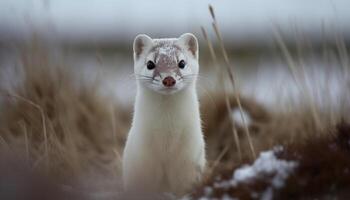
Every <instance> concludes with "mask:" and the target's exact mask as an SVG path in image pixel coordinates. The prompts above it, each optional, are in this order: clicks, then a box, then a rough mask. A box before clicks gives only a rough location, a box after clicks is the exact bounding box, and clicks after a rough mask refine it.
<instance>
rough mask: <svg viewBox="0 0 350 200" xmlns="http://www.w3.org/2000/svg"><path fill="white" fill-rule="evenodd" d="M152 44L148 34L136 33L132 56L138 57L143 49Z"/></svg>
mask: <svg viewBox="0 0 350 200" xmlns="http://www.w3.org/2000/svg"><path fill="white" fill-rule="evenodd" d="M151 44H152V38H150V37H149V36H148V35H145V34H140V35H137V36H136V38H135V40H134V56H135V59H137V58H139V57H140V55H141V54H142V53H143V52H144V50H145V49H146V48H147V47H149V46H151Z"/></svg>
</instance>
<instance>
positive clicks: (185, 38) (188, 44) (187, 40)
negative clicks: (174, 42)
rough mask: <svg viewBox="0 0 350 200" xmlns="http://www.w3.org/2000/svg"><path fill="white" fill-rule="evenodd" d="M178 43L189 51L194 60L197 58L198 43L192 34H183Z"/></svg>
mask: <svg viewBox="0 0 350 200" xmlns="http://www.w3.org/2000/svg"><path fill="white" fill-rule="evenodd" d="M179 42H180V43H181V44H182V45H183V46H184V47H185V48H186V50H188V51H190V52H191V53H192V55H193V56H194V57H195V58H198V41H197V38H196V36H194V35H193V34H192V33H185V34H183V35H181V36H180V38H179Z"/></svg>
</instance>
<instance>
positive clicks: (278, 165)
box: [232, 150, 297, 188]
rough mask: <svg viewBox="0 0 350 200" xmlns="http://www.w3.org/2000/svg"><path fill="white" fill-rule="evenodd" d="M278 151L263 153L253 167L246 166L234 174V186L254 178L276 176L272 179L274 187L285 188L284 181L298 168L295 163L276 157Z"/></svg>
mask: <svg viewBox="0 0 350 200" xmlns="http://www.w3.org/2000/svg"><path fill="white" fill-rule="evenodd" d="M275 151H276V150H270V151H265V152H262V153H261V154H260V156H259V158H258V159H256V160H255V162H254V163H253V165H251V166H249V165H245V166H243V167H241V168H239V169H237V170H236V171H235V172H234V175H233V181H232V184H233V185H237V184H238V183H241V182H248V181H250V180H251V179H253V178H256V177H259V176H261V175H265V174H274V176H273V178H272V182H271V184H272V186H273V187H275V188H281V187H283V186H284V180H285V179H286V178H288V176H289V174H290V173H291V172H292V171H293V170H294V168H295V167H297V163H296V162H295V161H286V160H280V159H278V158H276V156H275Z"/></svg>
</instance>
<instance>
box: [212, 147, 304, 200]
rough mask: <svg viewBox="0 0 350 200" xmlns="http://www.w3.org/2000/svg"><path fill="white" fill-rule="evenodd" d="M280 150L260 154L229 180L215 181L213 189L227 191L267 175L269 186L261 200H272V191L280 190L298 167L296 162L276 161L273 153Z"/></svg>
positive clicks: (235, 172)
mask: <svg viewBox="0 0 350 200" xmlns="http://www.w3.org/2000/svg"><path fill="white" fill-rule="evenodd" d="M281 150H283V147H282V146H279V147H275V148H274V149H273V150H269V151H264V152H261V153H260V156H259V157H258V158H257V159H256V160H255V161H254V163H253V164H252V165H245V166H243V167H241V168H239V169H236V170H235V171H234V173H233V176H232V179H231V180H228V181H217V182H215V183H214V188H223V189H228V188H231V187H236V186H237V185H238V184H240V183H248V182H250V181H253V180H254V179H259V178H266V175H269V176H272V177H271V185H270V186H269V187H267V188H266V190H265V191H264V192H263V193H262V196H261V200H270V199H273V189H279V188H282V187H283V186H284V182H285V180H286V179H287V178H288V176H289V175H290V174H291V173H292V172H293V170H294V169H295V168H296V167H297V166H298V163H297V162H296V161H287V160H282V159H278V158H277V157H276V156H275V153H276V152H279V151H281ZM206 190H208V189H206ZM252 195H253V194H252Z"/></svg>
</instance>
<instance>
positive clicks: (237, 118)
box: [231, 108, 252, 127]
mask: <svg viewBox="0 0 350 200" xmlns="http://www.w3.org/2000/svg"><path fill="white" fill-rule="evenodd" d="M231 115H232V119H233V120H234V122H235V124H237V125H239V126H241V127H244V123H245V124H246V125H247V126H249V125H250V124H251V123H252V122H251V121H252V120H251V118H250V115H249V114H248V113H247V112H246V111H245V110H242V114H241V111H240V110H239V109H238V108H235V109H233V110H232V111H231ZM243 119H244V120H243Z"/></svg>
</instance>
